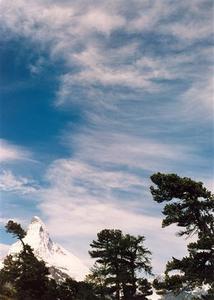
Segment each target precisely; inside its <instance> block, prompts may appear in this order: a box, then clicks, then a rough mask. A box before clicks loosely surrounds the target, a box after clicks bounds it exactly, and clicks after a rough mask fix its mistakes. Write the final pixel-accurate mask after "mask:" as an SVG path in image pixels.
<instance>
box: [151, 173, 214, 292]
mask: <svg viewBox="0 0 214 300" xmlns="http://www.w3.org/2000/svg"><path fill="white" fill-rule="evenodd" d="M151 180H152V182H153V183H154V184H155V185H156V187H154V186H152V187H151V188H150V189H151V193H152V195H153V199H154V200H155V201H156V202H158V203H162V202H164V201H166V202H170V203H168V204H166V205H165V207H164V209H163V214H164V216H165V218H164V219H163V222H162V227H166V226H169V225H171V224H176V225H177V226H179V227H181V228H182V230H180V231H179V232H178V235H179V236H186V237H190V236H192V235H194V234H195V235H196V236H197V241H195V242H192V243H190V244H189V245H188V246H187V249H188V256H186V257H184V258H182V259H180V260H179V259H176V258H174V257H173V258H172V260H171V261H170V262H168V263H167V266H166V277H165V281H164V282H162V283H159V282H158V281H157V280H155V281H154V286H155V287H156V288H157V289H159V290H162V292H163V293H164V292H167V291H175V292H180V291H182V290H183V289H184V286H185V287H186V288H194V287H195V286H201V285H202V284H209V285H210V291H209V293H212V289H213V278H214V196H213V195H212V193H211V192H210V191H208V190H207V189H206V188H205V187H204V186H203V183H202V182H195V181H193V180H192V179H190V178H186V177H184V178H181V177H179V176H178V175H176V174H161V173H157V174H154V175H152V176H151ZM173 270H179V271H180V274H176V275H172V276H170V271H173ZM212 296H214V295H212Z"/></svg>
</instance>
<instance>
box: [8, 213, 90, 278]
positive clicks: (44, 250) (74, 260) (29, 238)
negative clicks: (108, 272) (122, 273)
mask: <svg viewBox="0 0 214 300" xmlns="http://www.w3.org/2000/svg"><path fill="white" fill-rule="evenodd" d="M23 242H24V243H25V244H28V245H30V246H31V247H32V249H33V251H34V255H35V256H36V257H37V258H38V259H41V260H43V261H44V262H45V263H46V266H47V267H48V268H49V271H50V273H51V275H52V277H54V278H55V279H56V280H57V279H63V278H66V277H68V276H69V277H72V278H73V279H75V280H78V281H80V280H83V279H84V277H85V275H86V274H88V273H89V270H88V268H87V267H86V266H85V265H84V264H83V263H82V262H81V260H80V259H79V258H78V257H76V256H75V255H73V254H72V253H71V252H69V251H67V250H65V249H64V248H63V247H62V246H60V245H58V244H56V243H54V242H53V241H52V239H51V238H50V235H49V233H48V231H47V228H46V226H45V224H44V223H43V222H42V221H41V219H40V218H39V217H36V216H35V217H33V219H32V221H31V223H30V225H29V226H28V229H27V234H26V236H25V238H24V239H23ZM21 250H22V244H21V242H20V241H18V242H16V243H14V244H13V245H12V246H11V247H10V249H9V252H8V254H11V255H14V254H16V253H19V252H20V251H21Z"/></svg>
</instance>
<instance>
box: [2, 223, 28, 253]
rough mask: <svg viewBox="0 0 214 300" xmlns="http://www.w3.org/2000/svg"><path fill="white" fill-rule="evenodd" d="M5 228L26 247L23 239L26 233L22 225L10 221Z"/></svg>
mask: <svg viewBox="0 0 214 300" xmlns="http://www.w3.org/2000/svg"><path fill="white" fill-rule="evenodd" d="M5 228H6V231H7V232H8V233H11V234H12V235H13V237H16V238H18V239H19V240H20V241H21V243H22V245H23V247H24V243H23V238H24V237H25V236H26V232H25V230H24V229H22V227H21V225H20V224H18V223H16V222H14V221H12V220H10V221H8V223H7V225H6V226H5Z"/></svg>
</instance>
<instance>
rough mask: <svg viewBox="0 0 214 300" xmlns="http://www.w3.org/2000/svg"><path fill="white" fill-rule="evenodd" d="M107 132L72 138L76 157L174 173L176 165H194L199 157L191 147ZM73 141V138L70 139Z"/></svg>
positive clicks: (85, 133)
mask: <svg viewBox="0 0 214 300" xmlns="http://www.w3.org/2000/svg"><path fill="white" fill-rule="evenodd" d="M120 126H121V128H120V130H121V132H119V131H117V132H113V131H109V132H108V131H107V130H105V129H104V130H101V131H99V130H97V131H88V130H86V131H85V132H83V133H82V134H81V133H79V134H78V135H77V136H73V137H70V146H71V145H72V143H75V147H76V157H77V158H79V159H81V160H85V161H93V162H97V163H99V164H101V165H102V164H115V165H123V166H126V167H129V168H140V169H143V170H149V171H150V172H156V171H158V170H162V171H164V170H165V171H173V169H174V167H175V165H176V166H177V165H181V164H183V165H185V164H186V163H191V162H193V161H194V160H195V159H196V158H197V155H196V154H194V151H193V149H192V148H191V146H187V145H180V144H176V143H173V144H172V143H168V144H167V143H163V142H161V141H157V140H156V139H154V140H153V139H149V138H144V137H143V136H142V135H139V136H134V135H131V134H125V133H123V131H122V130H123V129H122V124H121V125H120ZM68 141H69V138H68Z"/></svg>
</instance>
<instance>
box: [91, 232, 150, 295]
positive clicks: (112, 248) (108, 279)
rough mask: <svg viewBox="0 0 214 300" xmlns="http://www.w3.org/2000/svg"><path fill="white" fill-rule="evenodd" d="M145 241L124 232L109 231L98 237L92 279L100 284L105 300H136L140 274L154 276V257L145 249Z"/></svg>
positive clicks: (94, 248)
mask: <svg viewBox="0 0 214 300" xmlns="http://www.w3.org/2000/svg"><path fill="white" fill-rule="evenodd" d="M144 240H145V238H144V237H143V236H138V237H134V236H131V235H129V234H126V235H123V234H122V232H121V231H120V230H109V229H105V230H102V231H101V232H99V233H98V234H97V241H93V242H92V243H91V245H90V246H91V247H92V249H93V250H91V251H89V254H90V255H91V257H92V258H96V259H97V260H96V265H95V268H94V269H92V275H91V278H93V279H94V281H96V280H97V282H98V283H99V284H98V286H99V288H100V296H101V297H102V298H101V299H105V297H107V296H108V295H109V296H112V297H113V299H117V300H118V299H135V297H136V296H137V282H138V278H137V272H140V271H145V272H146V273H149V274H151V266H150V258H149V256H150V254H151V253H150V251H149V250H148V249H147V248H145V247H144V245H143V242H144ZM144 289H145V286H144ZM139 294H142V292H139ZM142 299H143V298H142ZM145 299H146V298H145Z"/></svg>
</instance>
